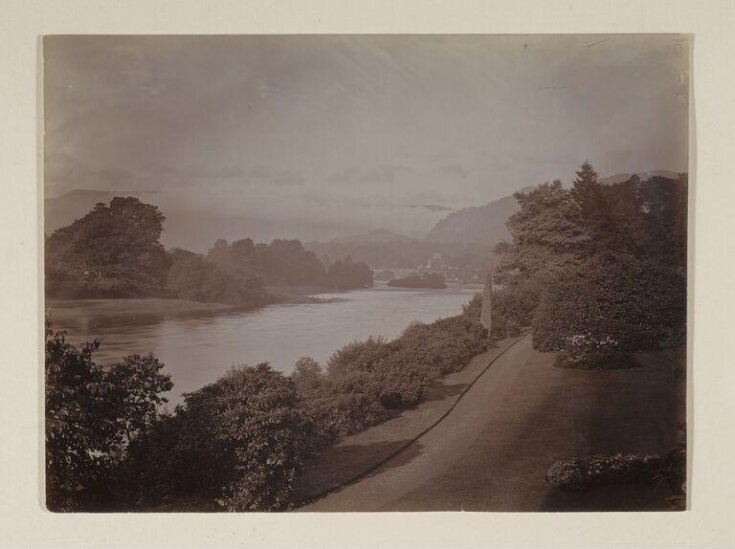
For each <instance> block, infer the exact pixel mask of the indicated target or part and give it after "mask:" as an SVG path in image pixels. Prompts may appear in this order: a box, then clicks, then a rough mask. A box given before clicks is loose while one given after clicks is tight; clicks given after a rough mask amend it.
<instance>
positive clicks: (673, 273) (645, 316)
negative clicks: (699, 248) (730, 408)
mask: <svg viewBox="0 0 735 549" xmlns="http://www.w3.org/2000/svg"><path fill="white" fill-rule="evenodd" d="M516 198H517V200H518V202H519V205H520V210H519V211H518V212H517V213H516V214H514V215H513V216H512V217H511V218H510V220H509V222H508V226H509V229H510V231H511V234H512V236H513V243H512V244H504V245H503V246H500V247H498V249H497V251H498V252H501V253H502V256H503V260H502V263H501V266H500V268H499V270H498V271H497V273H496V274H497V275H498V276H497V278H498V279H499V281H500V282H501V283H503V284H504V285H505V286H506V287H505V289H503V290H502V291H500V292H498V293H496V294H495V295H494V305H495V312H496V313H497V314H499V315H501V316H502V317H504V318H506V319H509V320H511V321H513V322H517V323H519V324H524V325H528V324H532V326H533V329H534V342H535V343H536V345H537V347H538V348H541V349H544V350H555V351H561V352H562V353H566V354H567V355H568V356H570V357H571V358H572V360H585V358H584V357H587V358H589V357H590V356H591V355H592V354H594V353H597V354H598V355H599V356H600V357H602V355H605V354H608V355H610V354H619V353H625V352H631V351H635V350H642V349H649V348H651V347H655V346H656V345H660V344H662V343H665V342H666V341H671V340H672V339H675V338H676V336H678V335H681V333H682V331H683V326H684V322H685V307H684V303H685V296H686V287H685V286H686V285H685V281H684V278H683V274H684V269H685V264H686V177H685V176H682V177H680V178H679V180H678V181H676V180H672V179H667V178H662V177H653V178H651V179H649V180H647V181H644V182H642V181H640V180H639V179H638V178H637V177H635V176H634V177H632V178H630V179H629V180H627V181H623V182H621V183H616V184H612V185H607V184H603V183H602V182H601V181H600V180H599V178H598V176H597V173H596V172H595V170H594V168H593V167H592V166H591V165H590V164H589V162H585V163H584V164H582V166H581V167H580V169H579V170H578V171H577V173H576V178H575V180H574V181H573V184H572V187H571V189H569V190H567V189H564V188H563V187H562V185H561V183H560V182H558V181H555V182H554V183H552V184H544V185H540V186H538V187H537V188H536V189H534V190H533V191H531V192H529V193H519V194H518V195H516ZM570 353H571V354H570ZM573 354H576V358H575V357H572V356H571V355H573ZM603 358H604V357H603ZM603 362H604V361H603Z"/></svg>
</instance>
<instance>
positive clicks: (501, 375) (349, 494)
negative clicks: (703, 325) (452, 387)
mask: <svg viewBox="0 0 735 549" xmlns="http://www.w3.org/2000/svg"><path fill="white" fill-rule="evenodd" d="M678 358H680V357H673V359H672V357H669V356H667V357H663V358H662V357H654V358H651V359H650V360H648V361H647V363H646V367H645V368H640V369H635V370H618V371H610V372H592V371H580V370H565V369H559V368H554V367H553V366H552V362H553V355H550V354H546V353H539V352H536V351H534V350H533V349H532V346H531V338H530V337H529V336H526V337H524V338H523V339H522V340H521V341H519V342H518V343H517V344H515V345H514V346H512V347H511V348H509V349H508V350H507V352H505V353H504V354H503V355H502V356H500V357H499V358H498V359H497V360H496V361H495V362H494V363H493V364H492V366H491V367H490V368H489V369H488V370H487V371H486V372H485V373H484V374H483V375H482V376H481V377H480V378H479V379H478V380H477V382H476V383H475V384H474V385H473V386H472V387H471V388H470V389H469V391H467V393H466V394H465V396H464V397H463V398H462V399H461V400H460V401H459V403H458V404H457V406H456V407H455V408H454V409H453V410H452V412H451V413H450V414H449V415H448V416H447V417H446V418H445V419H444V420H442V421H441V422H440V423H439V424H438V425H437V426H436V427H434V428H433V429H432V430H430V431H429V432H428V433H426V434H424V435H423V436H421V437H420V438H419V439H418V440H417V441H416V442H414V443H413V444H411V445H409V446H408V447H407V448H406V449H404V450H403V451H402V452H400V453H399V454H398V455H396V456H394V457H393V458H392V459H390V460H389V461H388V462H386V463H385V464H384V465H383V466H381V467H380V468H378V469H377V470H375V471H373V472H372V473H370V474H368V475H367V476H366V477H364V478H362V479H361V480H359V481H357V482H355V483H354V484H351V485H348V486H345V487H343V488H341V489H338V490H336V491H333V492H331V493H330V494H328V495H327V496H325V497H323V498H322V499H319V500H317V501H315V502H313V503H311V504H309V505H307V506H305V507H303V508H302V509H301V510H302V511H392V510H405V511H439V510H496V511H540V510H581V509H589V510H612V509H615V510H624V509H630V510H633V509H636V510H637V509H665V508H666V501H665V496H666V494H661V493H657V492H655V491H653V490H652V489H651V488H649V487H645V486H619V487H611V488H607V489H599V490H595V491H593V492H589V493H587V494H566V493H558V492H554V491H551V490H550V489H549V487H548V485H547V484H546V482H545V480H544V476H545V473H546V470H547V469H548V467H549V465H551V463H553V461H554V460H556V459H558V458H562V457H569V456H573V455H581V454H588V453H594V452H604V453H617V452H623V453H626V452H641V453H665V452H666V451H668V450H669V449H670V448H671V447H672V446H673V444H674V443H675V439H676V426H677V425H678V421H679V418H680V416H681V413H683V407H682V402H683V401H682V398H683V393H682V392H681V388H682V386H683V383H681V382H680V381H677V380H676V376H674V375H673V373H674V370H675V368H674V367H673V366H672V364H674V363H676V360H677V359H678ZM323 466H324V467H328V466H329V464H323Z"/></svg>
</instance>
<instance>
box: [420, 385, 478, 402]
mask: <svg viewBox="0 0 735 549" xmlns="http://www.w3.org/2000/svg"><path fill="white" fill-rule="evenodd" d="M468 385H469V383H453V384H443V383H432V384H431V385H430V386H428V387H427V388H426V389H424V394H423V398H422V399H421V401H422V402H432V401H436V400H444V399H445V398H447V397H449V396H457V395H459V394H460V393H462V391H464V390H465V389H466V388H467V386H468Z"/></svg>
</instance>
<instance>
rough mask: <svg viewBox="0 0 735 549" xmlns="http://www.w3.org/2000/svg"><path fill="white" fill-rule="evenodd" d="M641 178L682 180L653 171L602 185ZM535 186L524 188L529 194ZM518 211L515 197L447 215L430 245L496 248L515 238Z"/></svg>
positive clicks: (618, 176)
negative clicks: (511, 223)
mask: <svg viewBox="0 0 735 549" xmlns="http://www.w3.org/2000/svg"><path fill="white" fill-rule="evenodd" d="M633 175H637V176H638V177H639V178H640V179H641V181H647V180H648V179H650V178H651V177H654V176H659V177H666V178H669V179H674V180H676V179H678V178H679V174H678V173H676V172H672V171H668V170H657V171H650V172H639V173H636V174H631V173H618V174H614V175H611V176H608V177H601V178H600V182H601V183H603V184H605V185H613V184H615V183H620V182H622V181H627V180H628V179H630V178H631V177H632V176H633ZM533 188H534V186H528V187H524V188H522V189H520V192H528V191H530V190H532V189H533ZM517 211H518V203H517V202H516V199H515V198H514V197H513V196H512V195H511V196H506V197H504V198H501V199H499V200H496V201H494V202H490V203H489V204H486V205H485V206H479V207H472V208H465V209H463V210H459V211H456V212H453V213H450V214H449V215H447V216H446V217H445V218H444V219H442V220H441V221H439V222H438V223H437V224H436V225H435V226H434V228H433V229H431V231H429V233H428V234H427V235H426V238H425V239H424V240H426V241H427V242H441V243H462V244H489V245H491V246H494V245H495V244H497V243H498V242H500V241H502V240H506V241H510V239H511V236H510V233H509V232H508V228H507V227H506V226H505V224H506V222H507V221H508V218H509V217H510V216H511V215H513V214H514V213H515V212H517Z"/></svg>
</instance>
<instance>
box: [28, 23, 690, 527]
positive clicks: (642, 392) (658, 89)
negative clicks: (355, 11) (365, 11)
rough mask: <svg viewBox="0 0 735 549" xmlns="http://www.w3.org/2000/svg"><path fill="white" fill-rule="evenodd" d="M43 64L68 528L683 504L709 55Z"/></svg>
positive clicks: (426, 46)
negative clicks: (144, 518) (699, 134)
mask: <svg viewBox="0 0 735 549" xmlns="http://www.w3.org/2000/svg"><path fill="white" fill-rule="evenodd" d="M39 44H40V46H39V48H40V54H39V58H40V60H39V63H40V65H41V66H40V71H41V76H40V77H39V78H40V84H39V93H40V94H41V96H42V97H41V98H40V99H39V101H40V103H41V104H42V126H43V131H42V138H41V139H42V146H43V152H42V161H41V163H42V172H43V175H42V188H43V191H42V193H43V204H42V206H41V209H42V212H43V222H42V227H43V249H42V260H41V261H42V264H43V267H42V272H43V294H44V295H43V300H42V301H43V315H44V320H43V322H44V326H45V338H44V341H43V342H42V344H43V350H42V351H41V352H43V353H44V355H45V359H44V361H43V362H44V364H43V367H44V372H43V375H42V378H43V395H44V402H43V412H42V414H43V416H42V420H41V423H42V425H41V426H40V428H41V429H43V446H44V447H43V448H42V450H43V454H44V455H43V463H44V465H43V467H44V470H43V472H42V476H44V477H45V480H44V488H43V495H42V500H43V502H42V504H43V505H44V506H45V508H46V509H47V510H48V511H51V512H54V513H90V512H93V513H121V512H125V513H131V512H132V513H149V512H165V513H173V512H262V511H276V512H295V513H316V512H376V511H381V512H386V511H401V512H403V511H413V512H428V511H481V512H560V511H561V512H565V511H566V512H579V511H658V512H671V511H683V510H686V509H687V507H688V505H687V501H688V494H689V492H690V490H689V489H690V483H689V479H688V478H687V464H688V459H687V455H688V452H687V450H688V448H687V440H688V439H689V440H691V435H692V433H691V432H689V431H690V429H688V425H687V412H688V410H687V356H688V353H689V352H690V351H691V348H690V345H691V343H690V342H688V337H687V334H688V330H687V312H688V311H687V309H688V307H687V296H688V292H687V286H688V284H687V283H688V273H691V249H690V246H688V242H690V241H691V236H692V235H691V232H692V230H693V225H692V224H691V215H690V212H689V209H690V208H689V204H690V203H691V202H690V193H692V192H693V189H694V186H695V185H696V183H695V182H694V181H692V183H691V184H690V182H689V173H690V160H689V159H690V139H689V135H690V128H689V121H690V53H691V52H690V49H691V47H692V37H691V35H688V34H622V33H621V34H307V35H296V34H280V35H279V34H273V35H265V34H263V35H252V34H251V35H245V34H241V35H236V34H231V35H226V34H222V35H205V34H201V35H193V34H179V35H152V34H143V35H101V34H98V35H95V34H87V35H81V34H79V35H74V34H55V35H46V36H43V37H42V39H41V42H39ZM688 257H689V258H690V259H689V261H688ZM689 282H691V281H689ZM689 312H690V313H691V311H689ZM690 328H691V327H690ZM38 344H39V345H41V341H39V342H38ZM690 396H691V395H690Z"/></svg>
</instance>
